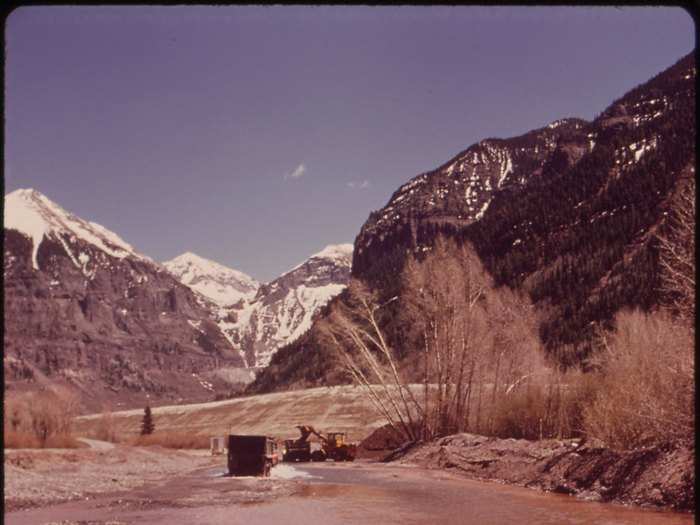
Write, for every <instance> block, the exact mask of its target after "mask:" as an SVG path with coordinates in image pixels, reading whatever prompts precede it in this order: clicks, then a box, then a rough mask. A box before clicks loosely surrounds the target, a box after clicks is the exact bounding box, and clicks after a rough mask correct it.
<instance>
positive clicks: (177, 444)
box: [128, 431, 210, 449]
mask: <svg viewBox="0 0 700 525" xmlns="http://www.w3.org/2000/svg"><path fill="white" fill-rule="evenodd" d="M128 444H130V445H134V446H140V447H147V446H161V447H165V448H175V449H208V448H209V446H210V441H209V436H202V435H197V434H186V433H184V432H158V431H156V432H154V433H153V434H146V435H139V436H138V437H134V438H132V439H131V440H129V441H128Z"/></svg>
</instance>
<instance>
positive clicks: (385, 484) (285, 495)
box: [5, 463, 694, 525]
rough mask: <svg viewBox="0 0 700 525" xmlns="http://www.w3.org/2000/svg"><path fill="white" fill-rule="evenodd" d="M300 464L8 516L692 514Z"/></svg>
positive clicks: (405, 523)
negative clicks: (283, 471) (255, 475)
mask: <svg viewBox="0 0 700 525" xmlns="http://www.w3.org/2000/svg"><path fill="white" fill-rule="evenodd" d="M296 468H297V469H299V470H301V471H304V472H306V473H307V474H308V475H309V476H313V477H308V478H304V479H301V480H300V479H295V480H284V479H282V480H280V479H278V480H269V479H268V480H255V479H252V478H248V479H236V478H226V479H224V478H221V477H220V476H212V475H211V474H212V471H208V472H200V473H197V474H193V475H190V476H188V477H184V478H182V479H179V480H172V481H171V482H168V483H165V484H163V485H161V486H157V487H152V488H146V489H140V490H139V491H134V492H133V493H131V494H128V495H127V496H120V498H119V499H117V497H116V496H111V497H109V496H105V497H102V498H98V499H97V500H95V501H92V502H71V503H66V504H62V505H56V506H54V507H51V508H45V509H35V510H30V511H20V512H13V513H9V514H7V515H6V516H5V522H6V523H8V524H17V525H19V524H21V525H28V524H41V523H52V522H53V523H59V522H61V521H64V520H66V521H74V522H78V521H89V522H91V523H104V522H108V521H116V522H119V523H153V524H161V523H162V524H166V523H167V524H211V525H218V524H228V525H231V524H233V525H236V524H241V525H243V524H245V525H252V524H277V523H280V524H285V525H296V524H299V525H345V524H367V525H374V524H377V525H384V524H386V525H394V524H396V525H433V524H446V525H452V524H455V525H461V524H469V523H474V524H485V525H489V524H511V523H519V524H522V523H533V524H535V523H536V524H542V525H549V524H551V525H555V524H556V525H560V524H565V523H571V524H581V525H588V524H591V525H592V524H596V525H599V524H601V525H613V524H614V525H618V524H620V525H623V524H634V525H656V524H659V525H662V524H664V525H671V524H689V523H692V522H693V518H694V517H693V515H686V514H677V513H670V512H656V511H651V510H643V509H638V508H627V507H623V506H618V505H611V504H601V503H590V502H584V501H580V500H577V499H575V498H572V497H569V496H561V495H549V494H542V493H540V492H536V491H534V490H528V489H524V488H519V487H512V486H506V485H499V484H495V483H482V482H477V481H470V480H464V479H461V478H457V477H455V476H453V475H450V474H447V473H444V472H441V471H426V470H421V469H413V468H406V467H391V466H385V465H368V464H361V463H355V464H340V465H334V464H332V463H328V464H324V465H308V466H303V467H300V466H297V467H296ZM214 472H218V471H214ZM278 489H279V490H278ZM276 490H277V492H275V491H276ZM256 491H257V492H258V493H269V497H268V498H266V499H262V500H241V499H236V498H237V497H238V496H239V495H240V494H243V493H251V494H252V493H254V492H256ZM290 493H291V495H289V494H290ZM194 496H196V497H194ZM193 497H194V499H193ZM122 498H125V499H122ZM126 502H129V504H128V505H126V504H125V503H126ZM149 502H150V503H149ZM186 502H190V503H189V504H185V503H186ZM193 502H194V503H193Z"/></svg>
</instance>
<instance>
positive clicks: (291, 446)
mask: <svg viewBox="0 0 700 525" xmlns="http://www.w3.org/2000/svg"><path fill="white" fill-rule="evenodd" d="M297 428H298V429H299V432H301V436H300V437H299V438H297V439H285V441H284V454H283V455H282V461H285V462H295V461H311V443H309V436H310V435H311V430H313V429H312V427H308V426H301V425H297Z"/></svg>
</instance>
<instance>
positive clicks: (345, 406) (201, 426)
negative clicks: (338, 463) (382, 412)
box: [74, 386, 385, 441]
mask: <svg viewBox="0 0 700 525" xmlns="http://www.w3.org/2000/svg"><path fill="white" fill-rule="evenodd" d="M152 412H153V420H154V422H155V426H156V432H163V431H166V432H178V433H191V434H195V435H203V436H219V435H226V434H267V435H271V436H274V437H276V438H282V439H284V438H292V437H293V438H296V437H298V436H299V432H298V430H297V429H296V425H313V426H314V427H315V428H316V429H317V430H319V431H321V432H329V431H339V432H347V433H348V438H349V439H350V440H352V441H360V440H362V439H363V438H364V437H366V436H367V435H368V434H369V433H370V432H371V431H372V430H374V429H375V428H377V427H379V426H381V425H383V424H384V423H385V421H383V420H382V418H381V416H379V415H377V414H376V412H375V411H374V409H373V408H372V406H371V403H370V402H369V401H368V400H367V399H366V398H365V396H364V395H363V390H362V389H361V388H360V387H354V386H336V387H320V388H312V389H308V390H295V391H290V392H281V393H273V394H262V395H257V396H250V397H243V398H238V399H229V400H225V401H216V402H211V403H199V404H192V405H176V406H165V407H155V408H153V409H152ZM102 418H103V415H102V414H92V415H87V416H81V417H78V418H77V419H76V421H75V425H74V432H75V434H76V435H85V436H91V435H95V432H96V431H97V428H98V426H99V425H100V420H101V419H102ZM142 418H143V410H142V409H137V410H125V411H121V412H113V413H112V415H111V420H112V423H111V424H112V425H113V429H114V432H115V433H116V434H117V435H118V436H120V437H122V438H129V437H132V436H136V435H138V434H139V432H140V429H141V420H142Z"/></svg>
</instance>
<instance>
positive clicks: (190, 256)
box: [163, 252, 260, 306]
mask: <svg viewBox="0 0 700 525" xmlns="http://www.w3.org/2000/svg"><path fill="white" fill-rule="evenodd" d="M163 266H165V268H166V270H168V271H169V272H170V273H171V274H173V275H174V276H175V277H176V278H177V279H178V280H179V281H180V282H181V283H182V284H185V285H187V286H189V287H190V288H192V289H193V290H194V291H196V292H199V293H200V294H202V295H203V296H204V297H206V298H207V299H208V300H210V301H213V302H214V303H216V304H217V305H219V306H231V305H232V304H235V303H237V302H239V301H240V300H241V299H249V298H251V297H253V296H255V292H257V290H258V288H259V287H260V283H259V282H258V281H256V280H255V279H253V278H252V277H251V276H249V275H246V274H244V273H243V272H239V271H238V270H234V269H232V268H228V267H226V266H224V265H222V264H219V263H217V262H214V261H210V260H209V259H205V258H204V257H200V256H199V255H196V254H194V253H191V252H186V253H183V254H182V255H179V256H177V257H175V258H174V259H171V260H169V261H166V262H164V263H163Z"/></svg>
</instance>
